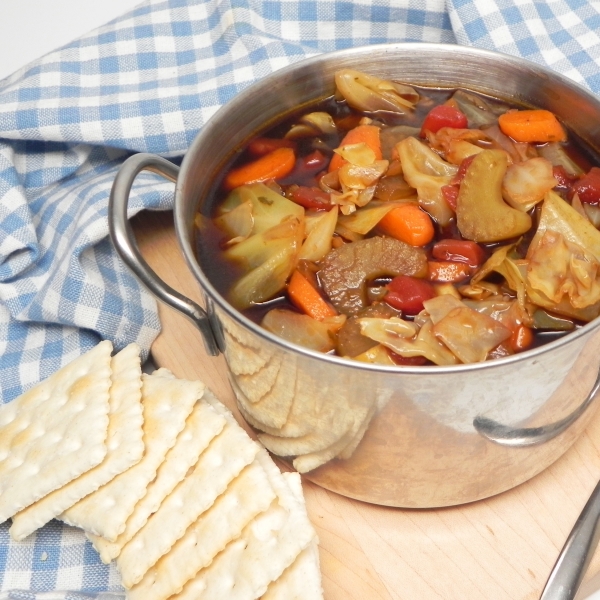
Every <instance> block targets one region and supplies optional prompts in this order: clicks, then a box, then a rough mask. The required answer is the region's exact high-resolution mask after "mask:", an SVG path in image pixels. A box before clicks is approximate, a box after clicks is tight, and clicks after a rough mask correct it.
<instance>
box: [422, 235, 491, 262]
mask: <svg viewBox="0 0 600 600" xmlns="http://www.w3.org/2000/svg"><path fill="white" fill-rule="evenodd" d="M431 254H432V255H433V257H434V258H437V259H438V260H442V261H448V260H450V261H454V262H459V263H465V264H467V265H469V267H473V268H475V267H478V266H479V265H481V264H483V261H484V260H485V252H484V251H483V248H482V247H481V246H480V245H479V244H477V243H476V242H471V241H468V240H449V239H445V240H440V241H439V242H436V243H435V244H434V246H433V248H432V249H431Z"/></svg>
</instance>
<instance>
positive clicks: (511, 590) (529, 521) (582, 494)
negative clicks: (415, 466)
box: [133, 213, 600, 600]
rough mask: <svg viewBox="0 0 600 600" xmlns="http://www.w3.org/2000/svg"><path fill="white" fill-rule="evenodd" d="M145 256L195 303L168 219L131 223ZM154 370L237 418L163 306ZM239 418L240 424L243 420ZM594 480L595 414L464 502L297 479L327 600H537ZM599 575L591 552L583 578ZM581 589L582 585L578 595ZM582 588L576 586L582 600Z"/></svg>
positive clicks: (189, 335) (202, 356) (216, 364)
mask: <svg viewBox="0 0 600 600" xmlns="http://www.w3.org/2000/svg"><path fill="white" fill-rule="evenodd" d="M133 223H134V229H135V231H136V235H137V239H138V243H139V246H140V249H141V251H142V254H143V255H144V256H145V257H146V259H147V260H148V262H149V263H150V264H151V266H152V267H153V268H154V269H155V270H156V272H157V273H158V274H159V275H160V276H161V277H162V278H163V279H164V280H165V281H166V282H167V283H169V285H171V286H172V287H174V288H175V289H177V290H178V291H180V292H182V293H183V294H185V295H187V296H189V297H191V298H194V299H196V300H199V298H200V294H199V288H198V284H197V283H196V282H195V280H194V279H193V277H192V275H191V273H190V272H189V271H188V270H187V268H186V266H185V264H184V260H183V257H182V255H181V254H180V251H179V248H178V246H177V243H176V240H175V235H174V230H173V222H172V216H171V214H170V213H142V214H140V215H138V216H137V217H136V218H135V219H134V220H133ZM159 311H160V318H161V322H162V325H163V331H162V333H161V334H160V336H159V337H158V338H157V339H156V342H155V343H154V346H153V348H152V354H153V357H154V360H155V362H156V363H157V365H159V366H164V367H167V368H169V369H171V370H172V371H173V372H174V373H175V374H176V375H177V376H179V377H185V378H197V379H201V380H202V381H204V382H205V383H206V384H207V385H208V387H209V388H210V389H212V390H213V392H214V393H215V394H216V395H217V396H218V397H219V398H220V399H221V400H222V401H223V402H224V403H225V404H227V405H228V406H229V407H230V408H232V409H233V410H234V412H235V413H236V415H237V416H238V418H239V413H238V412H237V410H235V401H234V396H233V393H232V391H231V388H230V386H229V383H228V380H227V376H226V369H225V363H224V361H223V357H222V356H221V357H218V358H211V357H208V356H207V355H206V353H205V351H204V347H203V344H202V339H201V336H200V334H199V333H198V331H197V330H196V329H195V328H194V326H193V325H192V324H191V323H190V322H189V321H188V320H187V319H186V318H184V317H183V316H181V315H180V314H179V313H176V312H175V311H174V310H172V309H171V308H168V307H165V306H162V305H161V306H160V307H159ZM240 421H241V419H240ZM599 479H600V413H597V414H596V415H595V417H594V418H593V419H592V421H591V422H590V425H589V426H588V428H587V429H586V431H585V432H584V434H583V435H582V436H581V438H580V439H579V440H578V441H577V442H576V443H575V445H574V446H573V447H571V448H570V449H569V450H568V451H567V452H566V453H565V454H564V455H563V457H562V458H560V459H559V460H558V461H557V462H556V463H554V464H553V465H552V466H551V467H550V468H548V469H547V470H546V471H544V472H543V473H541V474H540V475H538V476H537V477H535V478H534V479H532V480H530V481H528V482H526V483H524V484H522V485H520V486H519V487H517V488H515V489H513V490H510V491H508V492H505V493H503V494H500V495H498V496H495V497H493V498H489V499H487V500H483V501H479V502H475V503H472V504H468V505H464V506H459V507H453V508H447V509H435V510H405V509H394V508H388V507H380V506H374V505H370V504H365V503H362V502H359V501H356V500H350V499H347V498H344V497H342V496H339V495H338V494H335V493H333V492H329V491H326V490H324V489H322V488H319V487H317V486H316V485H314V484H312V483H310V482H308V481H306V480H305V481H304V482H303V486H304V493H305V497H306V502H307V506H308V511H309V515H310V518H311V520H312V522H313V524H314V525H315V528H316V529H317V531H318V534H319V540H320V556H321V570H322V574H323V587H324V590H325V598H326V600H392V599H393V600H396V599H401V600H434V599H439V600H479V599H485V600H536V599H538V598H539V596H540V594H541V591H542V589H543V586H544V584H545V582H546V580H547V578H548V575H549V573H550V570H551V568H552V566H553V564H554V562H555V561H556V558H557V556H558V553H559V551H560V549H561V548H562V546H563V544H564V542H565V540H566V538H567V536H568V534H569V532H570V530H571V528H572V527H573V524H574V523H575V521H576V519H577V517H578V515H579V513H580V512H581V510H582V508H583V506H584V505H585V502H586V501H587V498H588V496H589V495H590V493H591V492H592V490H593V489H594V487H595V485H596V483H597V481H598V480H599ZM598 572H600V556H599V555H598V553H597V554H596V555H595V557H594V559H593V561H592V563H591V566H590V568H589V570H588V573H587V576H586V581H589V580H590V578H592V577H593V576H594V575H595V574H597V573H598ZM586 585H587V589H586ZM589 591H590V584H589V583H588V584H584V586H583V587H582V590H581V592H582V593H581V594H580V596H578V597H582V596H584V595H585V594H586V593H587V592H589Z"/></svg>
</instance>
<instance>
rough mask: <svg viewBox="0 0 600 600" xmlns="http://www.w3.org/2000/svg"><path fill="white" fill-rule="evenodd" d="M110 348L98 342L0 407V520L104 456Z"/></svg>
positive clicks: (72, 477)
mask: <svg viewBox="0 0 600 600" xmlns="http://www.w3.org/2000/svg"><path fill="white" fill-rule="evenodd" d="M111 352H112V344H111V343H110V342H109V341H104V342H100V343H99V344H97V345H96V346H95V347H94V348H92V350H90V351H88V352H86V353H85V354H83V355H81V356H79V357H78V358H76V359H75V360H73V361H72V362H71V363H69V364H68V365H66V366H64V367H62V368H61V369H60V370H59V371H57V372H56V373H54V374H53V375H51V376H50V377H48V378H47V379H45V380H44V381H42V382H41V383H39V384H38V385H36V386H35V387H33V388H31V389H30V390H28V391H27V392H25V393H24V394H22V395H21V396H19V397H18V398H16V399H15V400H13V401H12V402H10V403H8V404H5V405H3V406H1V407H0V522H3V521H6V519H8V518H9V517H12V516H13V515H14V514H16V513H17V512H19V511H22V510H23V509H24V508H26V507H27V506H29V505H30V504H33V503H34V502H35V501H36V500H39V499H40V498H43V497H44V496H46V495H47V494H49V493H50V492H52V491H54V490H56V489H57V488H59V487H61V486H63V485H65V484H67V483H69V481H72V480H73V479H75V478H76V477H79V476H80V475H82V474H83V473H85V472H86V471H89V470H90V469H92V468H93V467H95V466H96V465H98V464H100V463H101V462H102V460H103V459H104V457H105V456H106V452H107V448H106V437H107V434H108V410H109V388H110V374H111V368H110V362H111Z"/></svg>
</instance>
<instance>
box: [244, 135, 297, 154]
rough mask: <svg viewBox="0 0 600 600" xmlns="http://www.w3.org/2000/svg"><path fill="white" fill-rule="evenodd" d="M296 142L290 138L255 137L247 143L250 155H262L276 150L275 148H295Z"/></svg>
mask: <svg viewBox="0 0 600 600" xmlns="http://www.w3.org/2000/svg"><path fill="white" fill-rule="evenodd" d="M295 147H296V144H295V143H294V142H293V141H292V140H286V139H277V138H256V139H254V140H252V141H251V142H250V143H249V144H248V152H249V153H250V154H251V155H252V156H256V157H258V156H264V155H265V154H269V153H270V152H273V150H277V148H295Z"/></svg>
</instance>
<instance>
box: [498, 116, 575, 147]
mask: <svg viewBox="0 0 600 600" xmlns="http://www.w3.org/2000/svg"><path fill="white" fill-rule="evenodd" d="M498 125H499V126H500V129H501V130H502V133H504V134H505V135H507V136H509V137H511V138H512V139H513V140H515V141H516V142H538V143H545V142H564V141H565V140H566V139H567V134H566V133H565V130H564V129H563V127H562V125H561V124H560V123H559V122H558V119H557V118H556V116H555V115H554V113H551V112H550V111H549V110H542V109H537V110H514V111H510V112H506V113H504V114H502V115H500V116H499V117H498Z"/></svg>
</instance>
